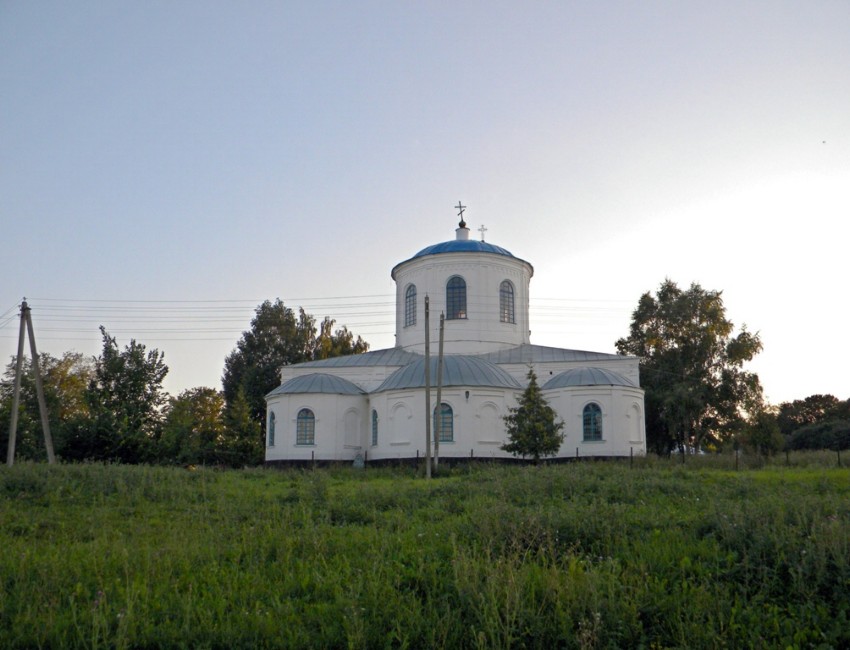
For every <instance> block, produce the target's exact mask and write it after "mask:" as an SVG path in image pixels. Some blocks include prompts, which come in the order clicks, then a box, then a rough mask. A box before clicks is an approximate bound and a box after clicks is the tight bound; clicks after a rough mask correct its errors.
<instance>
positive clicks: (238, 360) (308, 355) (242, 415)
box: [0, 300, 368, 467]
mask: <svg viewBox="0 0 850 650" xmlns="http://www.w3.org/2000/svg"><path fill="white" fill-rule="evenodd" d="M100 331H101V336H102V339H103V345H102V350H101V353H100V354H99V355H97V356H95V357H86V356H84V355H82V354H79V353H77V352H66V353H64V354H63V355H62V356H61V357H59V358H57V357H54V356H52V355H50V354H45V353H40V354H39V366H40V370H41V378H42V383H43V387H44V393H45V401H46V403H47V410H48V417H49V420H50V428H51V434H52V437H53V443H54V450H55V452H56V455H57V457H59V458H60V459H61V460H64V461H99V462H120V463H154V464H184V465H200V464H207V465H223V466H230V467H241V466H245V465H256V464H259V463H262V461H263V458H264V448H265V444H264V436H265V433H264V432H265V426H264V421H265V399H264V397H265V395H266V394H267V393H268V392H269V391H271V390H272V389H274V388H275V387H276V386H277V385H278V384H279V370H280V368H281V367H282V366H284V365H287V364H291V363H299V362H301V361H309V360H311V359H321V358H328V357H331V356H337V355H340V354H355V353H358V352H364V351H366V350H367V349H368V344H367V343H365V342H364V341H363V340H362V339H361V338H360V337H359V336H357V337H355V336H354V335H353V334H352V333H351V332H349V331H348V329H347V328H345V327H342V328H339V329H336V330H334V321H333V320H332V319H329V318H325V319H324V320H323V321H322V322H321V323H319V324H317V323H316V320H315V318H314V317H312V316H310V315H309V314H307V313H306V312H304V310H303V309H301V310H299V313H298V315H297V316H296V314H295V312H293V310H292V309H290V308H288V307H285V306H284V305H283V303H282V302H281V301H280V300H277V301H275V302H274V303H272V302H269V301H266V302H264V303H262V304H261V305H259V306H258V307H257V309H256V311H255V316H254V318H253V319H252V321H251V327H250V329H249V330H248V331H246V332H243V334H242V337H241V338H240V340H239V341H238V343H237V346H236V349H235V350H234V351H233V352H232V353H231V354H230V355H228V357H227V359H226V360H225V368H224V376H223V378H222V384H223V388H224V389H223V390H222V391H219V390H216V389H213V388H208V387H198V388H191V389H188V390H184V391H182V392H181V393H180V394H179V395H177V396H170V395H168V393H167V392H166V391H165V390H164V389H163V386H162V384H163V380H164V379H165V377H166V375H167V374H168V366H167V365H166V364H165V360H164V354H163V353H162V352H160V351H159V350H156V349H152V350H147V348H146V346H145V345H143V344H141V343H139V342H137V341H135V340H131V341H130V343H129V344H127V345H126V346H124V347H123V348H121V347H120V346H119V345H118V342H117V341H116V339H115V338H114V337H112V336H110V335H109V333H108V332H107V331H106V329H105V328H103V327H101V328H100ZM23 363H24V367H23V370H24V372H23V375H22V377H21V393H20V401H19V406H18V426H17V436H16V454H15V455H16V458H17V459H33V460H42V459H44V458H45V449H44V440H43V435H42V429H41V421H40V415H39V408H38V400H37V395H36V388H35V381H34V379H33V374H32V365H31V361H30V360H29V359H27V358H25V359H24V361H23ZM15 367H16V359H15V358H13V359H12V361H11V362H10V364H9V365H8V366H7V368H6V371H5V373H4V375H3V379H2V381H0V423H2V424H0V448H2V450H6V449H7V448H8V435H9V429H8V423H9V422H10V420H11V411H12V405H13V393H14V381H15Z"/></svg>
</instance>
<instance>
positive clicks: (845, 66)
mask: <svg viewBox="0 0 850 650" xmlns="http://www.w3.org/2000/svg"><path fill="white" fill-rule="evenodd" d="M458 200H461V201H463V203H464V204H465V205H467V206H468V210H467V212H466V218H467V221H468V222H469V225H470V227H471V228H472V234H473V235H475V236H476V237H477V236H479V235H478V233H477V229H478V227H479V226H480V225H482V224H483V225H485V226H486V228H487V231H486V240H487V241H489V242H492V243H494V244H497V245H500V246H503V247H505V248H507V249H509V250H510V251H512V252H513V253H514V254H515V255H517V256H518V257H522V258H523V259H526V260H528V261H529V262H531V263H532V264H533V265H534V269H535V274H534V278H533V279H532V284H531V295H532V298H531V309H532V323H531V324H532V342H534V343H538V344H542V345H553V346H558V347H568V348H575V349H585V350H595V351H601V352H614V342H615V341H616V340H617V339H618V338H619V337H621V336H625V335H626V334H627V333H628V327H629V321H630V315H631V311H632V310H633V309H634V307H635V306H636V304H637V301H638V298H639V297H640V295H641V294H642V293H643V292H645V291H655V290H656V289H657V287H658V285H659V284H660V283H661V282H662V281H663V280H664V278H665V277H669V278H670V279H672V280H674V281H676V282H677V283H679V285H680V286H682V287H687V286H688V285H690V283H691V282H698V283H700V284H701V285H702V286H703V287H704V288H706V289H717V290H722V291H723V297H724V301H725V305H726V308H727V315H728V316H729V317H730V318H731V320H732V321H734V322H735V324H736V326H741V325H742V324H744V323H746V324H747V326H748V328H749V329H750V330H753V331H758V332H760V334H761V337H762V340H763V343H764V351H763V352H762V353H761V354H760V355H759V357H758V358H757V359H756V360H755V361H754V362H753V363H752V364H750V366H749V367H750V368H751V369H752V370H755V371H756V372H758V374H759V376H760V378H761V380H762V384H763V385H764V388H765V393H766V395H767V397H768V399H769V400H770V401H771V402H772V403H778V402H781V401H785V400H793V399H802V398H804V397H806V396H808V395H811V394H814V393H832V394H833V395H835V396H837V397H839V398H841V399H847V398H848V397H850V381H848V379H847V372H848V368H850V352H848V349H850V347H848V345H847V343H846V339H847V335H846V332H847V329H848V314H850V307H848V297H847V288H846V287H847V279H848V273H847V258H848V235H850V227H848V217H850V2H847V1H845V0H835V1H827V0H821V1H818V0H807V1H805V2H803V1H798V2H787V1H783V0H772V1H769V2H739V1H733V2H732V1H730V2H726V1H719V2H718V1H712V2H673V1H670V2H640V3H636V2H566V1H565V2H523V3H517V2H493V1H487V2H460V3H445V2H439V3H438V2H421V3H420V2H389V1H386V2H354V3H352V2H336V3H325V2H302V3H290V2H239V3H235V2H210V1H204V2H186V1H181V2H171V1H168V2H157V1H147V2H104V1H102V0H98V1H97V2H86V1H84V0H76V1H75V2H65V3H60V2H42V1H37V0H36V1H33V2H24V1H3V2H0V234H2V239H0V241H2V254H0V358H2V359H3V360H4V364H5V363H7V362H8V361H9V360H10V357H11V356H12V355H13V354H14V353H15V348H16V345H17V337H18V320H17V305H18V304H19V303H20V301H21V299H22V298H23V297H27V299H28V301H29V303H30V306H31V307H32V310H33V311H32V315H33V320H34V323H35V329H36V338H37V342H38V345H39V350H40V351H45V352H49V353H51V354H54V355H57V356H58V355H61V354H62V352H64V351H66V350H77V351H79V352H83V353H85V354H96V353H98V352H99V349H100V334H99V332H98V329H97V327H98V325H100V324H103V325H105V326H106V328H107V329H108V330H109V332H110V333H111V334H113V335H114V336H115V337H116V338H117V339H118V342H119V344H120V345H121V346H122V347H123V345H125V344H126V343H127V342H128V341H129V340H130V339H131V338H135V339H136V340H138V341H140V342H142V343H144V344H145V345H147V346H148V347H149V348H158V349H160V350H162V351H163V352H164V353H165V361H166V363H167V364H168V365H169V367H170V369H171V372H170V374H169V376H168V379H167V380H166V388H167V389H168V390H169V391H170V392H171V393H173V394H176V393H178V392H179V391H180V390H182V389H185V388H191V387H194V386H212V387H219V386H220V377H221V372H222V368H223V364H224V357H225V356H226V355H227V353H228V352H230V351H231V350H232V349H233V348H234V346H235V344H236V341H237V340H238V338H239V336H240V334H241V332H242V330H244V329H246V328H247V327H248V324H249V322H250V319H251V316H252V313H253V308H254V307H256V305H257V304H259V303H260V302H261V301H262V300H264V299H266V298H268V299H274V298H276V297H280V298H282V299H283V300H284V301H285V303H286V304H287V305H288V306H291V307H294V308H297V307H298V306H300V305H303V306H304V307H305V308H306V309H307V311H309V312H310V313H313V314H314V315H316V316H317V317H319V318H321V317H323V316H326V315H327V316H331V317H335V318H337V320H338V323H339V324H346V325H348V326H349V328H350V329H352V330H353V331H354V332H355V333H357V334H361V335H362V336H363V337H364V338H365V339H366V340H367V341H369V342H370V344H371V345H372V348H373V349H379V348H384V347H391V346H392V345H393V331H394V311H393V300H394V297H393V291H394V286H393V283H392V280H391V278H390V275H389V273H390V269H391V268H392V266H393V265H395V264H396V263H398V262H400V261H402V260H404V259H407V258H408V257H410V256H411V255H413V254H414V253H416V252H417V251H418V250H420V249H421V248H424V247H425V246H427V245H429V244H433V243H436V242H439V241H445V240H448V239H452V238H453V237H454V228H455V227H456V225H457V217H456V211H455V210H454V209H453V208H452V206H454V205H455V204H457V202H458Z"/></svg>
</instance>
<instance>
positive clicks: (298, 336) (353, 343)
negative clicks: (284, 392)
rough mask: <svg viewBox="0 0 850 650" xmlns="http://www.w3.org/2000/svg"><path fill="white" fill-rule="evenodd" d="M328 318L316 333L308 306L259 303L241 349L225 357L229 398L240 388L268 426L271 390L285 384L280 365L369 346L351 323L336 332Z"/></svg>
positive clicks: (230, 400)
mask: <svg viewBox="0 0 850 650" xmlns="http://www.w3.org/2000/svg"><path fill="white" fill-rule="evenodd" d="M334 324H335V321H334V320H332V319H330V318H325V319H324V320H323V321H322V324H321V330H320V331H318V332H317V329H316V319H315V318H313V317H312V316H310V315H309V314H307V312H305V311H304V310H303V309H300V310H299V312H298V317H297V318H296V316H295V312H294V311H293V310H292V309H290V308H288V307H285V306H284V304H283V302H282V301H281V300H280V299H277V300H275V302H274V303H272V302H269V301H268V300H266V301H265V302H263V303H262V304H261V305H259V306H258V307H257V309H256V311H255V314H254V318H253V319H252V320H251V328H250V329H249V330H247V331H245V332H242V337H241V338H240V339H239V341H238V342H237V344H236V349H235V350H233V352H231V353H230V354H229V355H228V356H227V358H226V359H225V361H224V374H223V376H222V379H221V382H222V387H223V389H224V399H225V401H226V402H227V404H228V406H230V405H232V404H233V403H234V401H235V399H236V396H237V394H238V393H239V391H240V390H241V391H242V392H243V393H244V396H245V399H247V401H248V406H249V408H250V413H251V418H252V419H253V420H254V421H255V422H257V423H259V424H260V427H261V430H262V431H265V413H266V399H265V397H266V395H267V394H268V393H269V392H270V391H271V390H273V389H274V388H276V387H277V386H278V385H279V384H280V369H281V368H282V367H283V366H287V365H291V364H294V363H302V362H304V361H311V360H313V359H327V358H330V357H335V356H342V355H347V354H359V353H361V352H366V350H368V349H369V345H368V344H367V343H366V342H365V341H364V340H363V339H362V338H360V337H359V336H358V337H357V338H356V339H355V338H354V335H353V334H352V333H351V332H349V331H348V329H347V328H345V327H343V328H341V329H338V330H336V332H334V331H333V326H334Z"/></svg>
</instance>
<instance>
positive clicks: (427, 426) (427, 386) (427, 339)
mask: <svg viewBox="0 0 850 650" xmlns="http://www.w3.org/2000/svg"><path fill="white" fill-rule="evenodd" d="M428 303H429V301H428V294H425V478H431V336H430V332H429V331H428V328H429V327H430V326H431V325H430V322H429V321H430V307H429V304H428Z"/></svg>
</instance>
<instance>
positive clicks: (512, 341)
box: [395, 252, 531, 354]
mask: <svg viewBox="0 0 850 650" xmlns="http://www.w3.org/2000/svg"><path fill="white" fill-rule="evenodd" d="M395 271H396V272H395V280H396V345H397V346H398V347H401V348H404V349H406V350H410V351H412V352H417V353H419V354H423V353H424V350H425V324H424V323H425V295H426V294H427V295H428V296H429V299H430V311H431V324H430V330H431V332H430V337H431V341H432V342H433V343H436V342H437V341H438V340H439V328H440V312H443V313H446V284H447V283H448V281H449V279H450V278H452V277H453V276H460V277H461V278H463V279H464V281H465V282H466V300H467V310H466V311H467V317H466V318H465V319H462V318H461V319H446V321H445V343H444V344H445V352H446V354H483V353H486V352H493V351H495V350H502V349H505V348H510V347H514V346H517V345H521V344H523V343H528V342H529V338H528V336H529V335H528V330H529V317H528V302H529V283H530V280H531V267H530V265H529V264H528V263H527V262H524V261H522V260H520V259H517V258H511V257H506V256H503V255H496V254H492V253H481V252H476V253H441V254H439V255H433V256H426V257H422V258H414V259H413V260H410V261H409V262H407V263H405V264H403V265H401V266H399V267H397V268H396V270H395ZM503 280H508V281H510V282H511V284H512V285H513V288H514V322H513V323H503V322H501V319H500V309H499V307H500V302H499V301H500V297H499V290H500V287H501V283H502V281H503ZM411 284H412V285H414V286H415V287H416V323H415V324H413V325H410V326H408V327H405V326H404V309H405V293H406V291H407V288H408V287H409V286H410V285H411Z"/></svg>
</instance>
